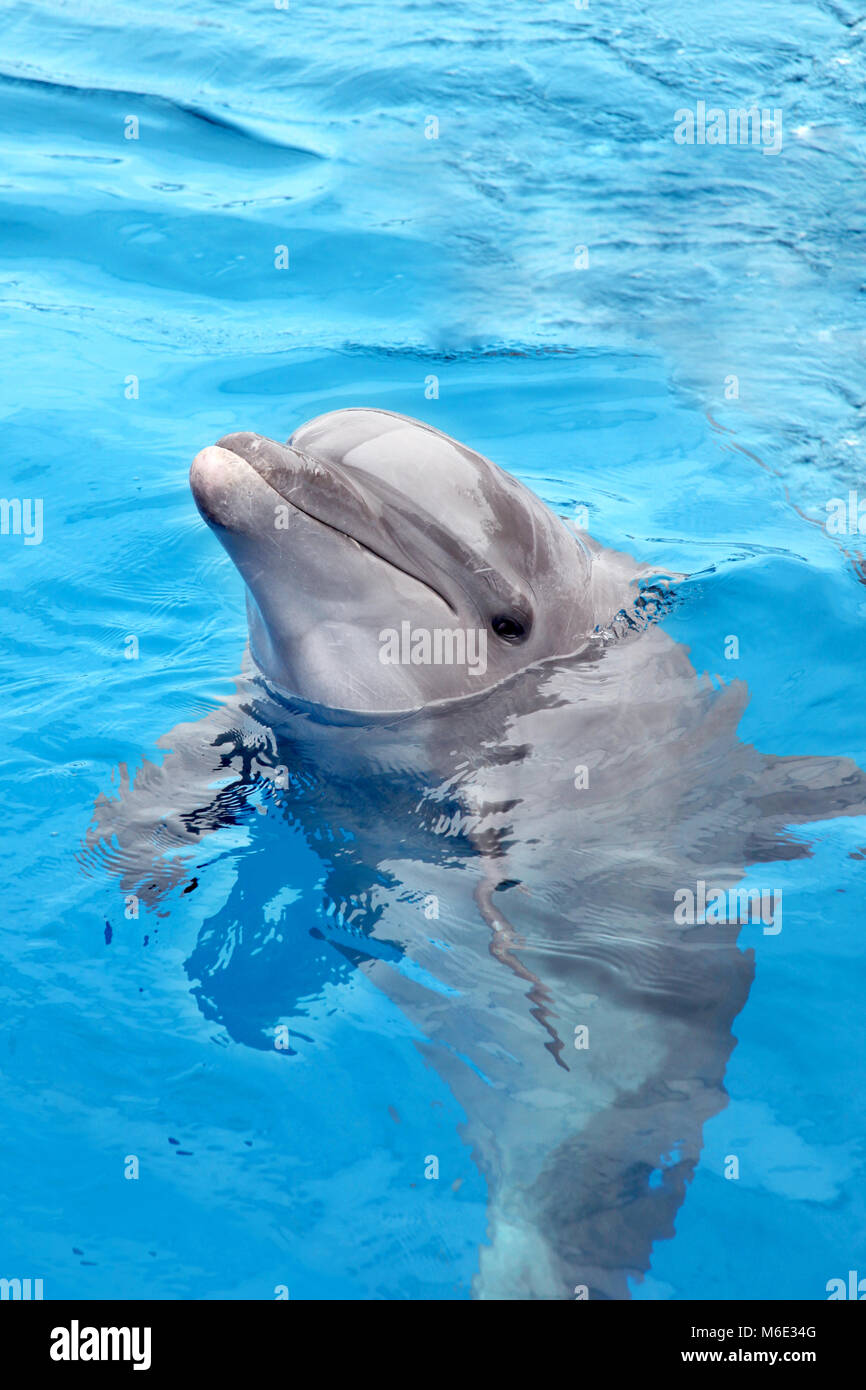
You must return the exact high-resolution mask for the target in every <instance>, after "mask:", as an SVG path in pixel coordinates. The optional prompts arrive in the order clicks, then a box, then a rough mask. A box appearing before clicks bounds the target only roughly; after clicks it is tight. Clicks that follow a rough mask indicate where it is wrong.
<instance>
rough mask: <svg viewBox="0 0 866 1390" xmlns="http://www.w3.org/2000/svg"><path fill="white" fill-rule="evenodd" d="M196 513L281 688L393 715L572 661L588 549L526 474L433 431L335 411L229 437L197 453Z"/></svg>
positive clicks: (261, 657) (585, 603)
mask: <svg viewBox="0 0 866 1390" xmlns="http://www.w3.org/2000/svg"><path fill="white" fill-rule="evenodd" d="M190 484H191V487H192V491H193V495H194V497H195V501H196V504H197V506H198V508H199V511H200V512H201V514H202V516H203V517H204V519H205V521H206V522H207V523H208V525H209V526H210V527H211V528H212V529H213V530H214V531H215V533H216V535H217V536H218V538H219V540H220V541H221V542H222V544H223V545H224V547H225V549H226V550H227V551H228V553H229V555H230V557H231V559H232V560H233V561H234V563H235V565H236V566H237V568H238V569H239V571H240V573H241V576H242V577H243V579H244V582H245V584H246V589H247V610H248V618H249V629H250V651H251V655H252V657H253V660H254V662H255V664H256V666H257V667H258V668H259V670H260V672H261V674H262V675H263V676H264V678H265V679H266V681H268V682H269V683H270V684H272V685H273V686H275V687H276V688H277V690H278V691H280V692H282V693H284V694H288V695H291V696H294V697H299V698H300V699H302V700H304V701H308V702H310V703H313V704H315V705H319V706H326V707H328V708H331V709H340V710H350V711H356V712H368V711H369V712H377V713H385V712H392V711H394V712H397V711H406V710H412V709H418V708H419V707H422V706H425V705H428V704H431V703H433V702H435V701H441V700H450V699H458V698H462V697H464V696H467V695H472V694H475V693H477V692H479V691H481V690H484V689H487V688H488V687H490V686H493V685H496V684H498V683H499V682H500V681H502V680H504V679H506V678H507V677H508V676H510V675H511V674H513V673H515V672H517V671H520V670H522V669H524V668H525V667H527V666H531V665H534V664H535V663H536V662H538V661H543V660H546V659H548V658H551V657H556V656H566V655H569V654H571V653H572V652H575V651H577V650H579V649H580V648H581V647H582V646H583V645H584V644H585V642H586V640H587V638H588V636H589V634H590V632H591V631H592V629H593V627H594V625H595V624H594V620H593V617H592V612H591V601H590V586H589V570H590V556H589V553H588V552H587V550H586V549H585V548H584V547H583V545H582V544H581V542H580V541H579V540H578V538H577V537H576V536H575V535H574V534H573V533H572V532H571V531H570V530H569V529H568V528H567V527H566V525H565V524H564V523H563V522H562V521H561V520H560V519H559V518H558V517H556V516H554V514H553V513H552V512H551V511H549V510H548V508H547V507H545V506H544V504H543V503H542V502H541V501H540V500H539V499H538V498H537V497H536V496H534V494H533V493H532V492H530V491H529V490H528V489H527V488H525V487H524V486H523V485H522V484H521V483H519V482H518V481H517V480H516V479H515V478H513V477H511V476H510V475H509V474H507V473H505V472H503V470H502V469H500V468H498V467H497V466H496V465H495V464H493V463H490V462H489V461H488V460H487V459H485V458H483V457H482V456H481V455H480V454H477V453H474V452H473V451H472V450H471V449H467V448H465V447H464V446H463V445H462V444H459V443H457V441H456V440H453V439H450V438H448V436H447V435H444V434H441V433H440V432H439V431H438V430H434V429H432V428H430V427H429V426H427V425H423V424H421V423H420V422H418V421H415V420H410V419H408V418H406V417H404V416H400V415H393V414H390V413H389V412H386V411H381V410H359V409H352V410H338V411H334V412H332V413H330V414H328V415H322V416H320V417H318V418H317V419H315V420H312V421H310V422H309V423H308V424H306V425H303V426H302V427H301V428H300V429H299V430H296V431H295V433H294V434H293V435H292V437H291V439H290V440H289V442H288V443H287V444H277V443H275V442H274V441H273V440H270V439H265V438H263V437H262V436H260V435H257V434H246V433H242V434H230V435H226V436H225V438H223V439H221V440H220V441H219V442H218V443H217V444H215V445H211V446H209V447H208V448H205V449H203V450H202V451H201V452H200V453H199V454H197V455H196V458H195V459H194V460H193V464H192V468H191V471H190Z"/></svg>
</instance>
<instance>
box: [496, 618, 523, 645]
mask: <svg viewBox="0 0 866 1390" xmlns="http://www.w3.org/2000/svg"><path fill="white" fill-rule="evenodd" d="M490 626H491V627H492V628H493V631H494V632H495V633H496V636H497V637H501V638H502V640H503V642H522V641H523V639H524V637H525V636H526V628H525V627H524V626H523V623H522V622H521V621H520V619H519V618H511V617H509V616H508V614H507V613H501V614H500V615H499V616H498V617H496V618H494V619H493V620H492V622H491V624H490Z"/></svg>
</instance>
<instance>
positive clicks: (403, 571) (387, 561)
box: [218, 444, 459, 618]
mask: <svg viewBox="0 0 866 1390" xmlns="http://www.w3.org/2000/svg"><path fill="white" fill-rule="evenodd" d="M218 447H219V448H221V449H225V452H226V453H227V454H231V455H232V457H233V458H236V459H239V460H240V462H241V463H244V464H246V466H247V468H250V469H252V471H253V473H255V475H256V477H257V478H261V480H262V482H263V483H264V484H265V486H266V487H269V488H270V490H271V492H273V493H274V495H275V496H276V497H279V498H280V500H281V501H283V502H286V503H288V505H289V506H290V507H294V509H295V511H296V512H300V513H301V515H302V516H305V517H306V518H307V519H308V521H315V522H317V523H318V524H319V526H326V527H327V528H328V530H329V531H334V532H335V533H336V535H338V536H342V537H343V539H344V540H347V541H351V542H352V543H353V545H356V546H357V547H358V549H359V550H366V552H367V554H368V555H372V556H374V558H375V559H377V560H381V561H382V564H383V565H390V567H391V569H393V570H397V572H398V574H404V575H405V576H406V578H407V579H413V580H414V581H415V583H416V584H420V585H422V587H423V588H425V589H427V590H428V592H429V593H431V594H433V595H434V596H435V597H436V598H438V599H440V600H441V602H442V603H444V604H445V607H446V608H447V609H448V610H449V611H450V612H451V613H453V614H454V616H455V618H456V617H458V616H459V614H458V612H457V609H456V608H455V607H454V604H453V603H452V602H451V600H450V599H448V598H446V597H445V595H444V594H443V593H442V592H441V591H440V590H439V589H437V588H436V587H435V586H434V585H433V584H431V583H430V582H429V580H427V579H421V578H419V576H418V575H417V574H413V573H412V571H411V570H408V569H405V568H404V566H403V565H398V564H397V563H396V562H395V561H394V560H392V559H390V558H389V556H387V555H382V554H381V552H380V551H378V550H374V549H373V547H372V546H370V545H365V543H364V542H363V541H359V540H358V537H357V536H353V535H351V534H350V532H348V531H344V530H343V529H342V527H340V526H335V525H334V524H333V522H331V521H323V520H322V518H321V517H320V516H315V515H314V514H313V513H312V512H308V511H307V510H306V508H304V507H301V506H299V505H298V503H297V502H296V501H295V500H294V498H292V497H287V496H286V494H285V493H284V492H280V489H279V488H278V487H274V484H273V483H272V482H271V480H270V478H266V477H265V475H264V474H263V473H261V472H259V470H258V468H256V466H255V464H254V463H251V462H250V460H249V459H246V458H244V456H243V454H239V453H238V452H237V451H236V450H235V449H226V447H225V445H224V444H220V445H219V446H218ZM296 453H299V454H301V451H300V450H299V449H298V450H296ZM301 457H302V458H305V459H306V460H307V462H308V463H315V464H317V465H318V467H320V468H324V467H325V466H326V465H325V464H323V463H322V462H321V460H320V459H314V458H312V456H311V455H309V454H301Z"/></svg>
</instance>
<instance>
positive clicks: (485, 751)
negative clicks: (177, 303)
mask: <svg viewBox="0 0 866 1390" xmlns="http://www.w3.org/2000/svg"><path fill="white" fill-rule="evenodd" d="M190 481H191V487H192V492H193V496H194V498H195V502H196V504H197V506H198V509H199V511H200V513H201V515H202V516H203V518H204V520H205V521H206V522H207V524H208V526H209V527H210V528H211V529H212V531H213V532H214V534H215V535H216V536H217V538H218V540H219V541H220V542H221V544H222V545H223V546H224V548H225V550H226V551H227V553H228V555H229V556H230V557H231V559H232V561H233V562H234V564H235V565H236V566H237V568H238V570H239V572H240V574H241V576H242V578H243V580H244V583H245V586H246V603H247V613H248V622H249V639H250V640H249V648H248V651H247V653H246V655H245V657H244V661H243V665H242V670H241V672H240V674H239V676H238V678H237V682H236V688H235V693H234V695H233V697H232V698H231V699H230V700H228V701H227V702H226V703H225V704H223V705H221V706H219V707H218V708H216V709H214V710H213V711H211V712H210V713H208V714H207V715H206V716H205V717H204V718H202V719H200V720H198V721H197V722H194V723H187V724H181V725H179V726H178V727H177V728H176V729H174V730H173V731H172V732H171V733H169V734H167V735H165V736H164V737H163V738H162V739H161V740H160V746H161V748H162V749H163V750H164V757H163V760H162V762H161V763H160V764H159V765H156V764H155V763H152V762H145V763H144V765H143V766H142V768H141V769H140V770H139V772H138V774H137V775H136V776H135V777H134V778H132V777H130V776H129V775H128V774H127V773H126V771H125V769H124V770H122V775H121V790H120V795H119V796H117V797H115V796H111V797H109V796H105V795H103V796H101V797H100V798H99V800H98V801H97V804H96V807H95V812H94V820H93V824H92V825H91V827H90V829H89V831H88V833H87V837H86V841H85V845H84V846H83V849H82V863H83V864H84V866H85V867H86V868H88V870H89V871H91V872H93V871H97V870H100V871H108V872H109V873H111V874H112V875H114V876H115V877H116V878H117V880H118V881H119V883H120V885H121V888H122V890H123V892H124V893H127V894H129V893H134V894H136V895H138V896H139V897H140V898H141V899H142V900H143V901H144V902H146V903H147V904H149V905H150V906H153V907H156V906H158V905H159V904H163V903H164V901H165V900H166V898H167V897H168V895H169V894H170V893H171V892H172V891H173V890H177V889H179V888H180V886H181V885H182V884H183V885H184V889H183V891H189V890H190V888H191V887H192V886H194V885H195V883H196V882H197V881H198V880H197V875H199V874H203V873H205V872H206V869H207V864H208V862H209V860H208V857H207V856H208V852H209V851H208V841H209V837H210V836H211V835H212V834H213V833H214V832H215V831H217V830H219V829H220V828H221V827H224V826H227V825H232V824H235V825H237V824H244V825H246V826H247V827H248V828H249V831H250V834H251V835H252V836H253V837H256V836H258V837H259V839H260V840H261V841H262V843H263V844H264V846H265V850H266V852H267V855H268V860H269V863H270V864H271V865H272V872H273V873H276V874H277V875H278V876H279V874H280V873H281V872H282V870H281V864H282V858H283V855H282V854H281V845H282V844H283V843H285V842H286V839H287V835H288V833H289V827H291V828H292V829H293V830H296V831H299V832H300V833H301V834H302V835H303V836H304V838H305V839H306V841H307V843H308V844H309V845H310V846H311V847H312V848H313V849H314V850H315V852H316V854H317V855H318V856H319V858H320V859H321V861H322V864H323V880H322V903H321V908H320V910H319V912H318V913H317V915H316V918H315V920H314V921H313V922H312V923H310V922H309V921H307V922H298V920H297V918H293V919H292V924H293V925H292V930H288V928H284V930H283V933H282V937H281V939H280V940H279V941H277V942H275V941H274V933H273V932H272V931H269V932H266V931H265V930H264V928H263V927H261V926H260V925H259V924H257V923H256V922H255V921H249V920H247V919H248V917H249V902H250V899H249V896H247V898H246V900H245V903H246V905H245V908H244V912H245V914H246V915H245V933H244V941H243V943H240V942H237V941H235V942H234V943H233V947H234V952H235V964H236V957H237V953H239V952H240V953H241V954H243V953H245V960H246V964H247V965H250V963H251V962H252V960H253V958H254V957H256V958H258V957H260V958H261V959H262V960H263V961H264V962H265V964H264V966H263V967H262V971H263V979H264V975H265V973H266V975H267V988H266V989H264V988H263V996H266V1000H267V1002H266V1003H263V1006H262V1014H261V1018H260V1020H259V1022H258V1024H257V1025H256V1027H255V1028H254V1029H253V1030H252V1035H251V1034H250V1031H249V1026H248V1025H246V1032H244V1031H243V1029H242V1027H241V1025H238V1028H237V1031H236V1036H238V1037H239V1038H240V1037H242V1038H243V1041H245V1042H249V1043H252V1045H254V1046H260V1047H266V1046H273V1041H272V1037H273V1029H274V1024H275V1020H276V1018H277V1017H286V1016H292V1015H293V1011H294V1013H295V1014H297V1013H302V1012H303V1009H302V1007H301V1005H300V1004H299V1002H298V1001H299V999H300V996H301V994H302V992H303V990H302V988H301V987H300V985H298V984H297V983H295V982H294V979H295V976H296V975H298V974H299V973H300V972H301V970H302V962H303V961H304V959H305V957H304V949H305V948H304V945H303V942H304V939H305V938H309V937H310V936H312V937H313V938H315V940H316V941H317V942H321V941H322V940H324V941H326V942H327V943H328V944H329V947H330V948H331V950H332V951H333V952H334V953H335V956H334V958H335V959H337V958H338V959H339V961H340V963H341V968H342V969H343V970H344V971H352V970H362V971H363V972H364V973H365V974H366V975H367V976H368V977H369V978H370V979H371V980H372V981H373V982H374V983H375V984H376V986H377V987H379V988H380V989H382V990H383V991H384V992H385V993H386V994H387V995H388V996H389V998H391V999H392V1000H394V1001H396V1003H397V1004H398V1005H399V1007H400V1008H401V1009H402V1010H403V1011H404V1012H405V1014H406V1015H407V1016H408V1017H409V1018H410V1019H411V1020H412V1022H413V1023H414V1024H415V1025H416V1028H417V1030H418V1034H419V1038H420V1040H419V1041H418V1043H417V1046H418V1047H420V1048H421V1050H422V1052H423V1053H424V1055H425V1057H426V1058H427V1059H428V1060H429V1063H430V1065H431V1066H433V1067H434V1068H435V1069H436V1070H437V1072H438V1073H439V1075H440V1076H441V1077H442V1078H444V1080H445V1081H446V1082H447V1084H448V1085H449V1087H450V1088H451V1090H452V1093H453V1095H454V1096H455V1098H456V1100H457V1101H458V1102H459V1104H460V1106H461V1107H462V1110H463V1113H464V1114H465V1116H466V1119H465V1123H464V1125H463V1127H462V1137H463V1138H464V1140H465V1142H466V1143H467V1144H468V1145H470V1146H471V1149H472V1154H473V1158H474V1160H475V1162H476V1163H477V1165H478V1167H479V1168H480V1170H481V1172H482V1173H483V1175H484V1177H485V1178H486V1180H487V1185H488V1191H489V1211H488V1239H487V1242H486V1243H485V1244H484V1245H483V1246H482V1248H481V1250H480V1252H479V1262H478V1272H477V1275H476V1279H475V1283H474V1286H473V1294H474V1295H475V1296H476V1297H479V1298H496V1299H524V1298H529V1299H564V1298H575V1297H577V1298H583V1297H589V1298H593V1299H599V1298H600V1299H625V1298H628V1297H630V1296H631V1293H632V1291H633V1287H634V1284H635V1282H636V1281H640V1280H641V1279H642V1278H643V1277H644V1276H645V1274H646V1272H647V1270H648V1269H649V1268H650V1262H651V1256H652V1250H653V1246H654V1244H655V1243H656V1242H657V1241H659V1240H662V1239H666V1238H670V1237H671V1236H672V1234H673V1229H674V1220H675V1217H676V1213H677V1211H678V1209H679V1206H680V1204H681V1203H682V1201H683V1199H684V1196H685V1193H686V1190H687V1186H688V1183H689V1181H690V1180H691V1177H692V1175H693V1173H694V1170H695V1166H696V1164H697V1162H698V1158H699V1155H700V1152H701V1147H702V1134H703V1126H704V1123H705V1121H706V1120H707V1119H709V1118H710V1117H712V1116H713V1115H715V1114H717V1113H718V1112H719V1111H720V1110H721V1109H722V1108H723V1106H724V1105H725V1104H726V1099H727V1098H726V1093H725V1088H724V1075H725V1068H726V1065H727V1061H728V1058H729V1056H730V1054H731V1051H732V1049H733V1047H734V1046H735V1036H734V1032H733V1025H734V1021H735V1019H736V1017H737V1015H738V1013H739V1012H740V1011H741V1009H742V1008H743V1005H744V1003H745V1002H746V999H747V997H748V993H749V989H750V985H751V981H752V978H753V974H754V968H755V965H754V949H753V948H749V949H744V948H743V947H742V946H741V945H740V944H739V940H738V938H739V934H740V930H741V927H742V926H743V924H744V922H750V923H751V924H752V925H753V926H756V927H757V928H758V930H759V932H762V933H764V934H769V935H772V934H776V933H778V931H779V930H781V929H782V911H781V900H780V895H779V894H778V893H777V892H776V889H775V887H774V885H773V877H772V870H771V869H770V868H767V867H764V866H771V865H772V864H773V863H774V862H776V861H781V860H786V859H794V858H799V857H802V856H805V855H808V854H809V853H810V847H809V840H808V836H807V834H805V833H804V832H803V831H802V830H799V829H798V828H797V827H799V826H802V825H804V824H806V823H808V822H813V821H818V820H822V819H827V818H831V817H835V816H841V815H863V814H866V777H864V774H863V773H862V772H861V770H860V769H859V768H858V767H857V766H856V765H855V764H854V763H853V762H852V761H851V760H850V759H848V758H845V757H841V756H840V757H830V758H821V757H811V756H807V757H774V756H769V755H762V754H761V753H759V752H758V751H757V750H756V749H755V748H754V747H753V746H752V745H750V744H747V743H745V742H743V741H742V740H741V739H740V738H739V737H738V734H737V727H738V724H739V721H740V719H741V716H742V714H743V711H744V709H745V706H746V703H747V698H748V695H747V691H746V688H745V686H744V685H743V683H741V682H738V681H736V682H732V683H731V684H728V685H725V686H723V687H722V688H718V687H717V686H715V685H714V684H713V682H711V681H710V680H709V679H708V678H706V677H701V676H699V675H698V673H697V672H696V671H695V669H694V667H693V666H692V664H691V662H690V660H689V656H688V651H687V649H686V648H685V647H684V646H682V645H681V644H679V643H677V642H676V641H674V640H673V639H672V638H671V637H670V636H669V635H668V634H667V633H666V631H665V628H664V621H663V620H664V617H665V615H666V613H667V612H668V611H669V610H670V609H671V607H672V606H674V605H675V604H676V603H678V602H681V601H683V597H684V594H685V593H686V592H687V589H688V579H687V578H686V577H685V576H678V575H670V574H665V573H659V572H658V571H655V570H653V569H651V568H649V567H646V566H641V565H638V564H637V563H636V562H635V561H634V560H632V559H631V558H630V557H629V556H627V555H626V554H621V553H617V552H614V551H611V550H609V549H605V548H603V547H602V546H600V545H598V544H597V543H596V542H595V541H593V540H592V539H591V538H590V537H589V536H588V535H586V534H584V533H583V532H580V531H578V530H576V529H575V528H573V527H572V526H570V525H569V524H568V523H566V522H565V521H564V520H563V519H562V518H560V517H558V516H556V515H554V513H553V512H552V511H551V510H549V509H548V508H547V507H546V506H545V505H544V504H543V503H542V502H541V501H540V500H539V498H538V497H536V496H535V495H534V494H533V493H532V492H530V491H529V490H528V489H527V488H526V487H525V486H523V484H521V483H520V482H519V481H518V480H517V479H515V478H514V477H511V476H510V475H509V474H507V473H506V472H504V471H503V470H502V469H500V468H499V467H497V466H496V465H495V464H494V463H492V462H490V461H489V460H487V459H485V458H483V457H482V456H481V455H480V454H478V453H476V452H475V451H474V450H472V449H470V448H467V447H466V446H464V445H462V444H460V443H458V442H457V441H456V440H454V439H451V438H449V437H448V436H446V435H444V434H442V433H441V432H440V431H438V430H436V429H433V428H431V427H430V426H429V425H426V424H423V423H421V422H419V421H416V420H412V419H409V418H407V417H405V416H401V415H396V414H393V413H391V412H388V411H383V410H374V409H344V410H337V411H334V412H331V413H329V414H326V415H323V416H321V417H319V418H317V419H315V420H313V421H311V422H309V423H307V424H305V425H303V426H302V427H301V428H300V429H298V430H296V431H295V433H294V434H293V435H292V436H291V438H290V439H289V441H288V442H287V443H286V444H280V443H276V442H274V441H273V440H270V439H265V438H262V437H261V436H259V435H256V434H252V433H237V434H231V435H227V436H226V437H225V438H223V439H221V440H220V441H219V442H218V443H217V444H215V445H211V446H208V447H206V448H204V449H203V450H202V451H201V452H200V453H199V454H198V455H197V456H196V458H195V459H194V461H193V464H192V468H191V473H190ZM437 634H439V636H438V637H437ZM203 855H204V858H203V857H202V856H203ZM756 866H757V869H758V870H759V871H760V873H761V875H762V887H763V886H764V884H765V883H766V884H767V885H769V887H768V889H767V891H766V892H765V893H764V894H763V896H762V897H760V898H757V899H756V898H755V896H754V895H751V894H750V893H749V892H748V891H744V890H742V888H738V885H741V884H742V880H743V878H744V875H745V874H746V871H747V868H748V869H749V870H750V871H751V872H755V871H756ZM238 872H239V874H240V875H241V876H243V874H244V864H243V862H241V864H240V868H239V870H238ZM253 878H254V875H253V874H251V875H250V882H252V880H253ZM690 905H691V906H690ZM287 921H288V919H287ZM226 930H227V928H226V925H225V922H221V920H220V919H219V918H217V919H216V920H214V921H212V922H211V923H210V924H209V926H208V929H207V931H203V933H202V937H201V938H200V941H199V943H198V945H197V947H196V950H195V951H194V952H193V955H192V956H191V957H190V960H189V961H188V962H187V969H188V970H189V972H190V974H191V975H192V976H193V978H197V979H198V980H199V981H200V982H201V983H200V989H199V997H200V1003H201V1006H202V1007H203V1008H205V1009H206V1010H208V1011H210V1012H211V1013H212V1014H216V1015H218V1016H221V1017H222V1018H223V1019H224V1020H228V1023H227V1026H229V1027H231V1026H232V1025H231V1001H230V997H229V995H230V989H229V984H230V981H229V980H228V977H227V976H226V975H225V974H224V972H223V973H221V971H222V969H223V967H222V966H221V965H220V966H218V965H217V962H218V961H220V960H223V959H224V957H225V955H226V950H225V946H226V941H225V934H226ZM304 969H306V966H304Z"/></svg>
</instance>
